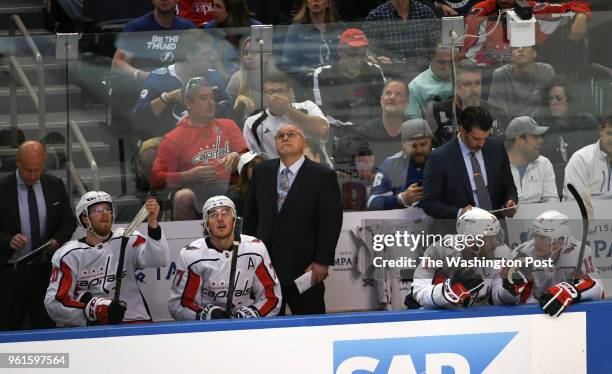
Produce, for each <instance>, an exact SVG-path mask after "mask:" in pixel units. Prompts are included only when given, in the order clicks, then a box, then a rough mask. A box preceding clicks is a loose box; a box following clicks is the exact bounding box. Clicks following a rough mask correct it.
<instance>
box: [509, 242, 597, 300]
mask: <svg viewBox="0 0 612 374" xmlns="http://www.w3.org/2000/svg"><path fill="white" fill-rule="evenodd" d="M533 246H534V240H533V239H532V240H529V241H527V242H525V243H523V244H521V245H519V246H518V247H516V248H515V249H514V252H513V256H514V258H520V257H533V258H534V259H538V257H537V256H535V255H534V253H533V249H534V248H533ZM559 251H560V253H559V258H557V260H556V261H554V266H552V267H550V266H546V267H544V266H542V267H532V268H531V269H530V274H525V277H526V278H527V280H528V284H527V286H526V287H525V289H524V290H523V292H522V293H521V294H520V295H519V296H513V295H511V294H510V293H509V292H507V291H506V290H505V289H502V290H501V293H502V297H501V300H502V301H505V302H506V303H516V302H520V303H534V302H536V301H537V300H538V299H539V298H540V296H542V295H543V294H545V293H547V291H548V288H550V287H552V286H554V285H555V284H557V283H561V282H568V283H570V284H574V285H575V286H576V288H577V289H578V291H580V299H581V300H591V299H601V298H603V296H604V288H603V285H602V283H601V280H600V277H599V271H598V270H597V268H596V267H595V266H593V252H592V250H591V248H590V247H589V246H588V245H587V246H585V247H584V256H583V259H582V264H581V268H582V275H581V276H580V277H576V275H575V273H576V265H577V263H578V256H579V254H580V242H579V241H578V240H576V239H575V238H573V237H571V236H570V238H569V240H568V242H567V244H566V245H565V246H564V247H563V248H561V249H560V250H559ZM575 278H578V279H577V282H574V279H575Z"/></svg>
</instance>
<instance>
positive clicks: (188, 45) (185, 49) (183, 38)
mask: <svg viewBox="0 0 612 374" xmlns="http://www.w3.org/2000/svg"><path fill="white" fill-rule="evenodd" d="M201 44H206V45H209V46H211V48H212V44H213V39H212V37H211V36H210V35H209V34H208V32H207V31H205V30H202V29H189V30H186V31H183V32H182V33H181V35H180V36H179V42H178V45H177V46H176V50H175V51H174V55H175V58H176V61H177V62H183V61H185V59H186V58H187V53H194V51H197V46H198V45H201Z"/></svg>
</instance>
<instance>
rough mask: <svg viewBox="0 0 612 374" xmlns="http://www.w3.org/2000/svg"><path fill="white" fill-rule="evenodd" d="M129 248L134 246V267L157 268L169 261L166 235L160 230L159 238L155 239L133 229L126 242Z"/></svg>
mask: <svg viewBox="0 0 612 374" xmlns="http://www.w3.org/2000/svg"><path fill="white" fill-rule="evenodd" d="M128 247H129V248H132V247H133V248H134V250H135V253H134V257H133V258H134V268H135V269H144V268H157V267H160V266H166V265H168V262H169V261H170V247H168V242H167V241H166V235H165V234H164V230H162V235H161V238H160V239H159V240H155V239H153V238H151V237H149V235H148V234H147V235H146V236H145V235H143V234H141V233H139V232H138V231H134V232H133V233H132V236H131V237H130V241H129V242H128Z"/></svg>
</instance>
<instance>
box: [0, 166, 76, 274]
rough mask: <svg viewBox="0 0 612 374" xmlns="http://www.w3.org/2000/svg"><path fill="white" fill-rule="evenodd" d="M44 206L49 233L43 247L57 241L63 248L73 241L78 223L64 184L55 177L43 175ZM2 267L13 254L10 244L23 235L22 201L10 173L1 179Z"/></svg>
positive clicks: (44, 238)
mask: <svg viewBox="0 0 612 374" xmlns="http://www.w3.org/2000/svg"><path fill="white" fill-rule="evenodd" d="M40 183H41V185H42V190H43V194H44V195H45V205H46V206H47V230H46V232H45V233H44V236H43V237H42V238H41V239H42V241H43V243H44V242H46V241H48V240H50V239H55V240H57V241H58V243H59V244H60V245H62V244H64V243H65V242H67V241H68V240H70V238H71V237H72V233H73V232H74V229H75V228H76V225H77V222H76V218H75V217H74V213H73V212H72V210H71V209H70V205H69V204H68V196H67V194H66V189H65V187H64V183H63V182H62V180H61V179H59V178H58V177H56V176H53V175H49V174H43V175H42V176H41V178H40ZM0 198H1V199H2V201H3V203H2V207H3V209H2V214H0V266H2V265H4V264H5V263H6V262H7V261H8V259H9V258H11V256H12V254H13V250H12V249H11V248H10V247H9V242H10V241H11V238H12V237H13V236H14V235H15V234H19V233H20V232H21V219H20V217H19V200H18V198H17V176H16V175H15V173H11V174H10V175H7V176H5V177H3V178H1V179H0Z"/></svg>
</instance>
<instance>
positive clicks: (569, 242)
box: [497, 210, 604, 317]
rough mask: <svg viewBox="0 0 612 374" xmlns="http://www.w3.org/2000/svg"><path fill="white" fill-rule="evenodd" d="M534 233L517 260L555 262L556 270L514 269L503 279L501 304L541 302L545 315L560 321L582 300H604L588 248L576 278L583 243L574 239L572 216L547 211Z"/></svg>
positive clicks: (535, 224)
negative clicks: (570, 307)
mask: <svg viewBox="0 0 612 374" xmlns="http://www.w3.org/2000/svg"><path fill="white" fill-rule="evenodd" d="M531 232H532V234H533V239H531V240H529V241H527V242H525V243H523V244H521V245H519V246H518V247H516V248H515V249H514V252H513V258H515V259H520V258H526V257H531V258H533V259H534V260H547V259H552V264H553V266H552V267H551V266H548V264H547V263H546V262H543V261H538V262H536V263H539V264H542V266H529V267H524V268H518V269H516V268H513V269H510V270H509V273H510V275H509V276H508V275H507V274H506V275H504V276H503V277H502V279H503V288H501V289H499V297H498V298H497V300H498V301H499V302H501V303H505V304H516V303H534V302H539V303H540V306H541V307H542V309H543V310H544V312H545V313H547V314H549V315H550V316H554V317H557V316H559V315H561V313H563V311H564V310H565V309H567V308H568V307H569V306H570V305H572V304H573V303H576V302H578V301H580V300H591V299H601V298H603V293H604V288H603V285H602V283H601V280H600V278H599V272H598V271H597V268H595V267H594V266H593V252H592V251H591V248H590V247H589V246H588V245H587V246H585V248H584V255H583V260H582V264H581V272H580V274H576V270H577V269H576V266H577V265H578V257H579V255H580V241H578V240H576V239H575V238H574V237H573V236H572V230H571V223H570V220H569V217H568V216H566V215H565V214H563V213H560V212H557V211H555V210H549V211H546V212H544V213H542V214H540V215H539V216H538V217H536V219H534V220H533V222H532V224H531Z"/></svg>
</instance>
